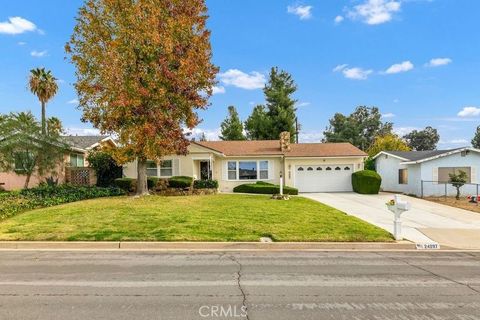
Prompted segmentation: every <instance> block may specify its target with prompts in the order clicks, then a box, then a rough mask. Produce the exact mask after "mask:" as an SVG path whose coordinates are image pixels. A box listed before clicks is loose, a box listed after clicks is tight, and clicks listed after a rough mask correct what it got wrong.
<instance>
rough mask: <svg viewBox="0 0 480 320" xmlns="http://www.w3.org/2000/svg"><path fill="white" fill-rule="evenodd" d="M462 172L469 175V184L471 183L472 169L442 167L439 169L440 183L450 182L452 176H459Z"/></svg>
mask: <svg viewBox="0 0 480 320" xmlns="http://www.w3.org/2000/svg"><path fill="white" fill-rule="evenodd" d="M460 171H464V172H465V173H466V174H467V183H470V182H471V171H472V170H471V168H470V167H440V168H438V181H439V182H449V181H450V174H453V173H455V174H458V173H459V172H460Z"/></svg>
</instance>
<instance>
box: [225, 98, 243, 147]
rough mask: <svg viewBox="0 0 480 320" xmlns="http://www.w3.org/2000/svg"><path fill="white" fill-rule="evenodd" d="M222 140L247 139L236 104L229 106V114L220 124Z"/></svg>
mask: <svg viewBox="0 0 480 320" xmlns="http://www.w3.org/2000/svg"><path fill="white" fill-rule="evenodd" d="M220 128H221V136H220V139H222V140H228V141H232V140H245V136H244V134H243V123H242V121H240V117H239V116H238V112H237V109H235V107H234V106H229V107H228V116H227V118H225V120H223V122H222V124H221V125H220Z"/></svg>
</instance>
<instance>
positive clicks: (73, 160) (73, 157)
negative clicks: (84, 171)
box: [70, 153, 85, 168]
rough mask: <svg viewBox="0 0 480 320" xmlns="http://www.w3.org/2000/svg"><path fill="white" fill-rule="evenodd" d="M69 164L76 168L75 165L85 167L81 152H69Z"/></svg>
mask: <svg viewBox="0 0 480 320" xmlns="http://www.w3.org/2000/svg"><path fill="white" fill-rule="evenodd" d="M70 166H71V167H74V168H77V167H85V157H84V155H83V154H78V153H72V154H70Z"/></svg>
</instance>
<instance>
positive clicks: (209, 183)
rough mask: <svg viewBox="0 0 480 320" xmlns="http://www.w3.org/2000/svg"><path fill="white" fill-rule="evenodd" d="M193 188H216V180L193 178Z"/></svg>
mask: <svg viewBox="0 0 480 320" xmlns="http://www.w3.org/2000/svg"><path fill="white" fill-rule="evenodd" d="M193 188H194V189H218V181H217V180H195V181H194V182H193Z"/></svg>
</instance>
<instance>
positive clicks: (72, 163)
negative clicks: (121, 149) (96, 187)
mask: <svg viewBox="0 0 480 320" xmlns="http://www.w3.org/2000/svg"><path fill="white" fill-rule="evenodd" d="M63 139H64V141H65V142H66V144H67V145H68V146H69V150H68V152H67V153H66V154H65V155H64V161H63V163H59V164H58V167H57V168H56V169H55V171H56V178H58V181H59V183H64V182H66V181H68V179H69V175H68V171H69V169H70V168H87V167H88V162H87V160H86V158H87V156H88V153H89V152H91V151H92V150H95V149H97V148H99V147H100V146H104V145H105V144H107V145H111V146H115V145H116V144H115V141H114V140H113V139H112V138H111V137H108V136H65V137H63ZM45 178H47V177H42V176H39V175H36V174H34V175H33V176H32V177H31V180H30V185H29V186H30V187H34V186H37V185H38V184H39V183H41V182H44V181H45ZM0 183H1V184H2V185H1V186H2V187H3V188H4V189H5V190H17V189H22V188H23V186H24V183H25V176H24V175H20V174H17V173H15V172H0Z"/></svg>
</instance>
